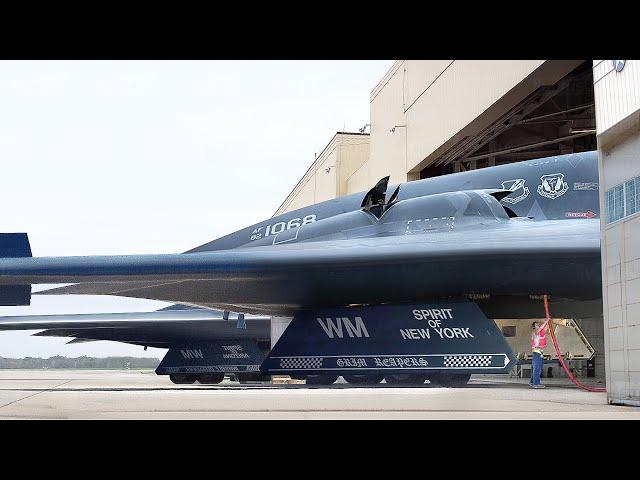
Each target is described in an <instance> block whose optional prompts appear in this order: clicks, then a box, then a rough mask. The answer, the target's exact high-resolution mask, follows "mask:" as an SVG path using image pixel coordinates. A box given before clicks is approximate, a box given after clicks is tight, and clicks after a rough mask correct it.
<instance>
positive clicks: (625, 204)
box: [605, 177, 640, 223]
mask: <svg viewBox="0 0 640 480" xmlns="http://www.w3.org/2000/svg"><path fill="white" fill-rule="evenodd" d="M605 210H606V213H607V217H606V218H607V223H611V222H615V221H617V220H620V219H622V218H624V217H627V216H629V215H633V214H634V213H639V212H640V177H636V178H633V179H631V180H629V181H627V182H625V183H623V184H621V185H616V186H615V187H613V188H611V189H609V190H607V193H606V195H605Z"/></svg>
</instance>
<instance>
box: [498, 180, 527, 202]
mask: <svg viewBox="0 0 640 480" xmlns="http://www.w3.org/2000/svg"><path fill="white" fill-rule="evenodd" d="M502 188H504V189H505V190H509V191H511V192H512V193H514V194H517V196H515V197H512V196H511V195H509V196H508V197H505V198H503V199H502V201H503V202H506V203H511V204H514V203H518V202H521V201H522V200H524V199H525V198H527V197H528V196H529V187H527V186H525V184H524V178H516V179H515V180H505V181H504V182H502Z"/></svg>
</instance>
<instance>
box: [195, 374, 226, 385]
mask: <svg viewBox="0 0 640 480" xmlns="http://www.w3.org/2000/svg"><path fill="white" fill-rule="evenodd" d="M223 380H224V373H203V374H202V375H198V382H200V383H201V384H202V385H217V384H218V383H220V382H222V381H223Z"/></svg>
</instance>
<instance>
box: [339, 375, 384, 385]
mask: <svg viewBox="0 0 640 480" xmlns="http://www.w3.org/2000/svg"><path fill="white" fill-rule="evenodd" d="M342 377H343V378H344V379H345V380H346V382H347V383H350V384H352V385H376V384H378V383H380V382H381V381H382V380H383V379H384V375H382V374H380V375H371V374H370V375H343V376H342Z"/></svg>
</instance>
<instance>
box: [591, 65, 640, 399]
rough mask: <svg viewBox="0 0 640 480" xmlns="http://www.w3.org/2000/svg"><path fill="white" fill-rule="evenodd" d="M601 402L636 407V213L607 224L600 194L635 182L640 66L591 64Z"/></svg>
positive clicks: (639, 340) (639, 331)
mask: <svg viewBox="0 0 640 480" xmlns="http://www.w3.org/2000/svg"><path fill="white" fill-rule="evenodd" d="M593 72H594V93H595V104H596V126H597V134H598V161H599V170H600V208H601V211H602V212H604V213H603V215H602V216H601V237H600V240H601V255H602V302H603V309H604V332H605V335H604V341H605V352H606V359H605V367H606V378H607V398H608V399H609V401H610V402H614V403H626V404H631V405H639V406H640V212H638V213H635V214H630V215H628V216H626V217H624V218H623V219H621V220H618V221H615V222H611V223H607V212H606V202H605V198H606V192H607V191H608V190H609V189H611V188H613V187H615V186H617V185H620V184H622V183H624V182H626V181H628V180H630V179H633V178H635V177H637V176H640V131H639V129H638V125H639V122H638V111H639V109H640V77H639V76H638V75H639V72H640V62H639V61H632V60H628V61H627V62H626V64H625V67H624V69H623V70H622V71H621V72H616V71H615V70H614V68H613V64H612V62H611V60H596V61H594V67H593Z"/></svg>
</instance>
